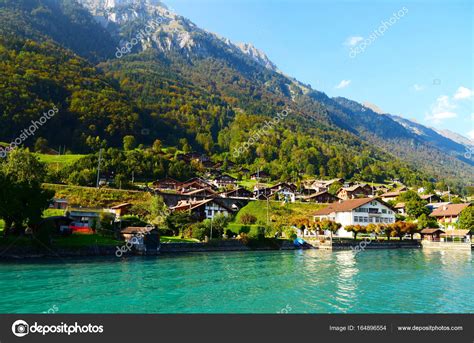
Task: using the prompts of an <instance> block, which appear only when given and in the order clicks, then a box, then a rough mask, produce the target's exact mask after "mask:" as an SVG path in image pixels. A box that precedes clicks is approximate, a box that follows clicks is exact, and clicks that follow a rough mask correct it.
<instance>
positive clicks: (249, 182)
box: [238, 179, 270, 191]
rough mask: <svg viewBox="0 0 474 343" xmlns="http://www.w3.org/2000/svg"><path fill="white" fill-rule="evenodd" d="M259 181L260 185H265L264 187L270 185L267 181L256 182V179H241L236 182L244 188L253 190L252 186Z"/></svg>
mask: <svg viewBox="0 0 474 343" xmlns="http://www.w3.org/2000/svg"><path fill="white" fill-rule="evenodd" d="M257 183H259V184H260V185H262V186H265V187H269V186H270V185H269V184H267V183H261V182H258V181H257V180H250V179H249V180H242V181H239V182H238V185H239V186H241V187H244V188H247V189H250V190H252V191H253V188H254V186H255V185H256V184H257Z"/></svg>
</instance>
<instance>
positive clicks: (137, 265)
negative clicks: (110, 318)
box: [0, 249, 474, 313]
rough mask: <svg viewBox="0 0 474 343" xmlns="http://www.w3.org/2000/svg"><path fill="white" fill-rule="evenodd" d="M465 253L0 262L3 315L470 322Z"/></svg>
mask: <svg viewBox="0 0 474 343" xmlns="http://www.w3.org/2000/svg"><path fill="white" fill-rule="evenodd" d="M471 254H472V253H471V252H470V251H468V252H451V251H449V252H448V251H446V252H442V251H431V252H428V251H426V250H421V249H420V250H417V249H413V250H412V249H407V250H367V251H362V252H360V253H359V254H357V255H355V254H354V253H353V252H352V251H333V252H331V251H319V250H306V251H284V252H281V251H266V252H244V253H242V252H230V253H196V254H183V255H173V256H168V255H164V256H158V257H133V258H129V259H123V260H120V259H118V258H106V259H105V258H102V259H99V260H97V259H81V260H68V259H66V260H64V261H50V262H44V261H34V262H31V261H29V262H21V263H18V262H10V261H9V262H2V263H1V264H0V294H1V297H0V312H1V313H43V312H47V311H49V312H51V313H52V312H57V313H277V312H284V313H286V312H289V313H474V297H473V290H474V264H473V259H472V255H471Z"/></svg>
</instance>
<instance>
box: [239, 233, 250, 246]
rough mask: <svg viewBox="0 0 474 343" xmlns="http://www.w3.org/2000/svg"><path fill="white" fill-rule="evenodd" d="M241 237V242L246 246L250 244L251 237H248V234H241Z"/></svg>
mask: <svg viewBox="0 0 474 343" xmlns="http://www.w3.org/2000/svg"><path fill="white" fill-rule="evenodd" d="M239 236H240V238H239V240H240V241H241V242H242V243H243V244H245V245H247V244H249V237H248V236H247V234H246V233H241V234H239Z"/></svg>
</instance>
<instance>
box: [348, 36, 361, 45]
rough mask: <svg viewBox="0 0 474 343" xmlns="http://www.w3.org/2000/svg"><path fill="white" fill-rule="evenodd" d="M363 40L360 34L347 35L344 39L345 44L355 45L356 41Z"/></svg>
mask: <svg viewBox="0 0 474 343" xmlns="http://www.w3.org/2000/svg"><path fill="white" fill-rule="evenodd" d="M363 40H364V37H361V36H351V37H348V38H347V39H346V41H345V43H344V44H345V45H347V46H356V45H357V43H359V42H361V41H363Z"/></svg>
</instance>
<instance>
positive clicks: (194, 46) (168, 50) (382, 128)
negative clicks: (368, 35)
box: [0, 0, 472, 182]
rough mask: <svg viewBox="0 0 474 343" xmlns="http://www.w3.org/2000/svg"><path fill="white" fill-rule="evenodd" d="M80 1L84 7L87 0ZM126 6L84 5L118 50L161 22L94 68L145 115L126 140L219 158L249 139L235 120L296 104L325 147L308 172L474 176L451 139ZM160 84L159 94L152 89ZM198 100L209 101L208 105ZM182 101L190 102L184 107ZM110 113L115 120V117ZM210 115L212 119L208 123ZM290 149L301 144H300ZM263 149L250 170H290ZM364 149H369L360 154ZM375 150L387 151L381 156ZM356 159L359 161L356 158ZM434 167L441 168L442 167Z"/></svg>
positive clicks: (251, 158)
mask: <svg viewBox="0 0 474 343" xmlns="http://www.w3.org/2000/svg"><path fill="white" fill-rule="evenodd" d="M51 2H52V1H51V0H44V1H41V0H37V1H36V2H35V3H36V4H38V6H40V7H41V6H43V7H46V8H47V6H48V5H47V4H49V3H51ZM81 2H82V3H83V4H85V3H86V0H81ZM2 3H3V4H5V3H6V4H10V6H4V8H6V9H7V12H8V11H9V10H10V9H11V8H12V7H15V5H12V2H11V1H8V0H1V1H0V6H1V5H2ZM20 3H23V2H22V1H20ZM60 3H62V2H61V1H60ZM91 4H92V5H91ZM94 4H96V5H97V4H99V5H100V6H97V7H96V8H92V9H91V8H90V6H93V5H94ZM117 4H118V5H117ZM129 4H130V2H129V1H119V2H110V1H109V2H108V1H105V0H102V1H98V0H95V1H91V0H88V6H89V12H90V16H91V17H94V19H95V20H96V22H97V23H99V24H100V25H101V27H102V28H105V29H106V31H107V33H108V35H109V36H108V38H104V40H105V41H106V42H108V43H107V46H108V47H110V46H111V45H113V48H114V49H116V48H118V47H122V46H123V44H124V43H125V42H127V41H130V40H131V39H132V38H133V37H136V33H137V32H138V31H140V29H142V28H143V27H144V26H145V25H146V24H147V22H148V21H149V20H151V19H153V18H155V19H156V18H157V16H156V15H155V14H156V13H158V15H159V17H160V18H164V19H163V22H162V25H160V26H159V28H158V30H157V31H156V32H153V33H152V34H151V35H150V36H148V37H143V39H142V41H141V42H140V44H137V45H138V47H136V48H134V49H133V51H131V53H130V54H128V55H126V56H124V57H123V58H119V59H118V58H113V56H112V57H110V54H105V53H104V54H102V55H101V56H100V58H101V61H102V62H101V63H100V64H99V65H97V67H98V71H100V72H103V73H104V77H105V78H107V79H108V80H110V81H109V82H110V83H111V84H113V85H114V88H115V89H116V91H118V92H124V95H123V96H124V97H126V98H128V99H129V100H127V101H128V102H129V103H130V106H131V108H133V109H131V110H130V112H129V110H128V109H127V111H126V112H125V113H132V112H138V113H137V116H138V117H137V118H142V119H140V122H139V123H137V124H136V125H133V124H132V123H129V124H127V125H129V127H130V128H129V129H127V128H125V127H124V131H123V132H124V134H125V132H128V133H129V134H135V135H138V136H139V135H140V134H139V132H140V129H141V126H147V127H148V128H151V129H152V132H154V134H156V135H165V136H164V137H167V138H166V140H167V141H168V142H170V144H171V143H172V144H175V143H176V142H177V140H178V138H179V137H178V138H173V136H172V135H171V133H173V134H175V135H180V136H181V137H183V139H184V138H186V139H187V140H188V141H189V142H190V143H191V144H192V145H193V146H196V147H200V148H201V149H203V150H204V151H213V149H214V150H216V151H218V152H219V153H220V154H223V153H225V151H226V149H231V147H232V146H234V145H235V144H240V143H239V141H241V140H242V139H243V137H241V136H243V134H247V133H248V132H249V131H250V129H251V128H250V127H247V126H245V128H242V129H241V130H240V133H239V131H238V130H237V128H238V127H239V125H240V124H239V123H237V122H236V120H237V119H239V120H240V119H241V118H243V117H242V116H248V118H251V120H254V121H255V122H260V120H261V119H260V118H262V120H264V118H266V117H269V116H272V115H273V114H275V113H276V112H277V111H278V110H280V109H281V108H284V107H285V106H290V107H291V108H292V109H293V110H294V113H295V115H294V116H293V118H292V119H289V120H288V121H287V122H285V124H286V125H288V126H289V127H291V128H292V130H294V132H295V134H296V132H302V133H304V134H305V135H309V136H310V135H313V136H314V138H315V139H316V138H317V139H316V140H315V141H314V144H313V148H317V149H316V150H318V149H319V150H318V151H316V152H314V153H315V154H316V155H318V156H319V154H321V156H319V157H314V158H313V157H307V159H303V160H304V161H306V163H313V164H314V167H315V168H316V169H318V168H319V169H321V170H315V171H313V169H314V168H313V169H311V168H309V169H308V170H309V171H311V172H312V173H314V172H317V173H318V174H320V175H324V174H325V173H328V169H331V168H332V170H333V171H331V172H330V173H329V175H330V176H331V175H337V174H338V173H347V174H348V175H353V174H355V173H362V172H364V173H374V171H375V170H376V169H377V168H379V167H380V166H381V165H380V163H382V160H383V161H388V160H390V157H389V156H394V157H396V158H397V159H398V158H399V159H401V160H407V161H410V163H411V165H412V168H414V169H415V170H416V169H417V167H418V166H419V165H421V166H422V167H423V168H425V167H426V168H427V170H429V171H430V173H432V174H433V175H438V176H440V177H442V176H443V175H444V176H448V177H455V178H458V179H463V178H464V179H466V180H470V179H472V173H471V172H472V169H470V168H472V167H471V166H469V164H468V163H469V162H470V161H463V160H462V159H461V160H460V159H459V156H461V155H462V153H463V151H462V148H461V146H459V145H456V144H457V143H455V142H453V145H452V146H453V150H449V151H447V150H442V149H440V148H439V147H437V146H436V145H434V144H432V142H429V141H427V140H425V138H423V136H419V135H415V134H414V133H413V132H412V131H411V130H409V129H407V128H406V127H405V126H404V125H402V124H401V123H399V122H397V121H396V120H395V119H394V118H392V117H391V116H390V115H380V114H378V113H375V112H374V111H372V110H371V109H370V108H368V107H366V106H364V105H362V104H359V103H357V102H354V101H352V100H349V99H344V98H339V97H335V98H329V97H328V96H327V95H326V94H324V93H322V92H319V91H317V90H313V89H311V88H310V87H309V86H306V85H304V84H302V83H301V82H299V81H297V80H295V79H294V78H291V77H288V76H286V75H284V74H283V73H281V72H280V71H278V69H277V68H276V66H274V65H270V66H268V61H269V60H268V61H266V59H268V57H266V55H262V54H260V52H257V51H255V50H253V48H251V47H250V46H244V50H247V53H246V52H245V51H242V48H239V47H238V46H237V45H236V44H234V43H232V42H230V41H229V40H227V39H225V38H222V37H219V36H218V35H216V34H213V33H209V32H207V31H206V30H203V29H200V28H198V27H197V26H196V25H195V24H194V23H192V22H191V21H190V20H188V19H186V18H184V17H182V16H179V15H177V14H174V13H171V12H169V11H168V10H167V8H166V6H165V5H163V4H162V3H161V2H158V1H153V2H151V1H147V2H144V1H139V2H136V1H135V2H134V3H133V4H134V5H133V6H132V7H131V8H130V7H129ZM117 6H118V7H117ZM134 6H135V7H134ZM33 7H34V6H33ZM157 7H159V8H158V9H157ZM111 8H112V10H111ZM0 9H1V7H0ZM34 9H35V8H32V9H29V11H30V12H31V10H34ZM105 9H107V11H105ZM30 12H28V13H26V12H25V11H24V12H22V13H19V14H18V15H20V16H21V15H25V16H26V17H28V16H29V15H30V14H29V13H30ZM167 12H168V13H167ZM154 13H155V14H154ZM0 14H1V12H0ZM109 19H110V20H109ZM112 19H113V20H112ZM12 30H13V29H12ZM39 30H40V32H41V33H43V34H44V35H46V36H47V35H49V36H50V37H51V38H52V39H54V40H56V41H58V39H57V38H56V36H55V35H54V34H52V33H51V32H50V31H48V30H46V29H44V28H43V27H40V28H39ZM97 30H99V29H97ZM77 32H78V33H76V32H75V31H73V32H72V36H71V37H69V39H70V40H75V39H76V37H77V35H78V34H80V33H81V31H80V30H79V31H77ZM53 33H54V32H53ZM30 38H31V37H30ZM33 38H34V37H33ZM84 38H85V39H84V40H85V41H86V42H87V44H89V45H94V44H96V37H84ZM59 41H61V40H60V39H59ZM65 46H66V47H68V48H70V49H72V50H73V51H75V52H76V53H78V54H79V55H82V56H84V57H86V58H89V59H90V60H91V61H92V62H94V61H95V60H94V59H93V58H90V57H89V56H88V54H87V53H84V52H83V51H81V49H79V48H77V47H75V46H74V45H72V44H70V43H67V44H65ZM255 57H257V60H256V59H255ZM259 59H260V60H259ZM270 62H271V61H270ZM157 84H159V85H160V86H159V87H162V88H161V89H156V87H157V86H156V85H157ZM153 87H155V89H154V88H153ZM79 95H80V96H81V97H83V96H84V95H85V94H80V93H78V94H77V95H76V96H79ZM183 96H184V98H183ZM201 98H202V99H204V98H205V99H206V101H208V102H209V103H208V104H206V106H205V107H203V106H204V104H203V103H202V101H201V100H200V99H201ZM185 99H188V100H187V101H191V103H193V105H192V106H190V107H189V108H188V107H187V106H186V103H185V101H184V100H185ZM192 99H194V100H192ZM66 101H69V100H66ZM182 101H183V103H182V104H181V102H182ZM159 102H163V103H161V104H160V103H159ZM214 102H215V103H214ZM216 106H218V109H217V107H216ZM213 107H216V108H213ZM81 111H82V110H81ZM214 112H215V113H214ZM218 113H220V114H218ZM104 115H105V114H104ZM106 116H108V118H111V119H113V120H116V119H115V117H114V115H113V114H106ZM132 117H133V116H132ZM204 118H206V120H208V121H209V123H206V122H204V120H203V119H204ZM249 120H250V119H249ZM197 123H200V125H201V126H202V127H199V126H196V125H197ZM104 125H105V124H104ZM160 125H161V126H160ZM132 127H133V128H132ZM234 129H235V132H234ZM127 130H128V131H127ZM137 130H138V132H137ZM85 132H88V133H87V134H89V135H93V134H100V132H99V131H97V130H90V132H89V131H88V129H85ZM278 132H279V133H278V139H283V138H284V137H286V133H285V132H284V131H283V128H281V132H280V131H278ZM226 135H227V136H228V137H226ZM230 136H232V138H231V139H229V137H230ZM305 137H306V136H305ZM339 137H341V138H342V139H343V140H342V142H344V144H341V142H340V141H338V139H339ZM108 139H113V138H112V137H111V138H108ZM140 139H143V141H144V142H146V143H147V144H150V143H151V142H149V141H147V139H148V138H147V137H140ZM179 139H182V138H179ZM305 139H306V138H305ZM285 140H288V142H290V141H291V138H290V137H289V136H288V137H286V138H285ZM270 141H271V139H270V140H269V142H268V144H273V145H275V144H279V143H276V142H273V143H270ZM173 142H175V143H173ZM212 142H214V143H212ZM282 142H283V140H282ZM282 142H280V144H282ZM115 144H116V143H115ZM292 144H296V145H297V146H298V147H299V144H301V143H299V142H296V143H292ZM314 145H316V147H314ZM317 145H320V147H318V146H317ZM369 145H371V147H369ZM213 146H215V148H213ZM309 147H310V146H308V148H307V149H309ZM332 147H334V149H333V148H332ZM336 148H337V150H336ZM265 149H267V148H264V147H257V148H256V150H257V151H256V152H251V153H250V154H249V155H248V156H246V157H245V164H247V165H250V164H256V163H263V162H265V163H266V164H267V165H268V166H269V168H270V167H271V166H272V159H274V158H278V159H279V160H280V161H288V162H287V163H292V164H294V163H296V161H297V158H296V157H295V156H287V157H285V156H283V155H282V154H283V152H278V150H274V149H272V150H271V151H265ZM367 149H368V150H370V152H368V150H367ZM331 150H334V151H331ZM364 150H367V152H366V153H363V154H362V151H364ZM379 150H380V151H383V153H379V152H378V151H379ZM336 151H338V152H336ZM285 152H286V153H287V154H295V152H292V151H291V149H286V150H285ZM298 153H300V152H298ZM346 153H347V154H348V155H347V156H350V155H351V154H352V156H354V157H353V158H354V159H355V160H359V161H360V162H357V163H359V164H357V165H352V166H351V165H345V164H346V163H352V162H351V161H352V159H347V161H342V160H343V158H342V159H341V158H338V154H346ZM357 153H359V154H362V155H363V156H362V155H361V156H360V157H358V156H357ZM385 154H388V155H387V156H385ZM316 155H315V156H316ZM374 156H377V157H376V158H374ZM356 157H357V158H356ZM305 158H306V157H305ZM392 158H393V157H392ZM293 159H294V160H293ZM259 161H261V162H259ZM308 161H309V162H308ZM437 161H442V162H443V161H445V162H444V165H443V164H442V163H438V162H437ZM354 163H355V162H354ZM384 163H385V162H384ZM328 164H331V168H329V167H326V166H327V165H328ZM332 164H334V166H333V165H332ZM336 164H339V165H338V166H336ZM278 168H279V167H278ZM291 168H293V169H294V170H298V172H300V171H301V168H303V167H298V166H296V165H295V166H292V167H291ZM304 168H308V167H307V166H306V167H304ZM304 168H303V169H304ZM401 169H403V168H401ZM401 169H400V170H401ZM344 170H346V171H344ZM364 170H365V171H364ZM384 173H386V171H384ZM470 173H471V174H470ZM471 182H472V181H471Z"/></svg>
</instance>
